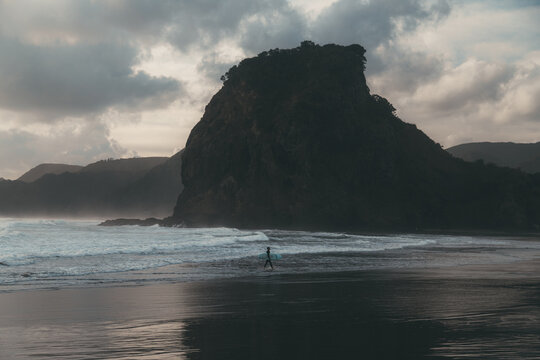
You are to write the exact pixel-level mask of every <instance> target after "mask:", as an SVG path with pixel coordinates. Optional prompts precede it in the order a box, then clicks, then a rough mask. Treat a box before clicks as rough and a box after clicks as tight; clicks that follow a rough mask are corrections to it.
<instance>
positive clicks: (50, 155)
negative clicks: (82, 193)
mask: <svg viewBox="0 0 540 360" xmlns="http://www.w3.org/2000/svg"><path fill="white" fill-rule="evenodd" d="M135 155H136V153H134V152H130V151H128V150H126V149H124V148H123V147H122V146H120V145H119V144H118V143H117V142H116V141H114V140H113V139H111V138H110V136H109V129H108V126H107V125H106V124H104V123H102V122H100V121H95V122H93V123H89V122H86V121H80V120H76V121H70V122H63V123H57V124H53V125H52V126H51V127H49V128H48V129H47V131H45V132H43V131H42V132H30V131H28V130H17V129H11V130H7V131H0V169H2V176H3V177H6V178H11V179H16V178H17V177H19V176H20V175H22V174H23V173H24V172H25V171H27V170H30V169H31V168H32V167H34V166H36V165H38V164H40V163H45V162H47V163H68V164H77V165H86V164H88V163H91V162H94V161H98V160H102V159H105V158H110V157H112V158H119V157H122V156H135Z"/></svg>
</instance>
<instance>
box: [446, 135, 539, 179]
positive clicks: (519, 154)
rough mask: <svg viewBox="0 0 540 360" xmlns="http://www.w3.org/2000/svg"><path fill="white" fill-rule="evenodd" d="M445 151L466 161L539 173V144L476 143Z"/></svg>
mask: <svg viewBox="0 0 540 360" xmlns="http://www.w3.org/2000/svg"><path fill="white" fill-rule="evenodd" d="M446 151H448V152H449V153H450V154H452V155H454V156H455V157H458V158H461V159H463V160H466V161H478V160H482V161H483V162H485V163H487V164H495V165H498V166H506V167H510V168H514V169H520V170H523V171H525V172H528V173H537V172H540V142H537V143H533V144H516V143H513V142H478V143H468V144H461V145H457V146H453V147H451V148H448V149H446Z"/></svg>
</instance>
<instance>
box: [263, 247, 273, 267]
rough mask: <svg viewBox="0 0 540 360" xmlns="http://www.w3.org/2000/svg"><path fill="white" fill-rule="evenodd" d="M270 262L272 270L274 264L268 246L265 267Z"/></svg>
mask: <svg viewBox="0 0 540 360" xmlns="http://www.w3.org/2000/svg"><path fill="white" fill-rule="evenodd" d="M268 264H270V267H271V268H272V270H274V265H272V259H271V257H270V247H267V248H266V262H265V263H264V268H265V269H266V265H268Z"/></svg>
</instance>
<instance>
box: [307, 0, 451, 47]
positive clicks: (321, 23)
mask: <svg viewBox="0 0 540 360" xmlns="http://www.w3.org/2000/svg"><path fill="white" fill-rule="evenodd" d="M449 11H450V7H449V6H448V4H447V3H446V2H445V1H439V2H437V3H435V5H433V6H431V7H426V6H424V5H423V2H421V1H418V0H399V1H396V0H377V1H369V2H364V1H358V0H340V1H338V2H336V3H334V4H332V5H331V6H330V7H328V8H327V9H326V10H324V11H323V12H322V13H321V14H320V16H319V17H318V18H317V20H316V21H315V23H314V24H313V35H314V38H315V39H317V41H320V42H323V43H327V42H335V43H345V44H352V43H359V44H362V45H363V46H364V47H366V48H367V49H368V51H369V50H370V51H373V50H375V48H377V46H379V45H380V44H382V43H384V42H386V41H388V40H390V39H391V38H392V37H394V35H395V33H396V31H397V30H398V29H399V30H401V31H411V30H414V29H415V28H416V27H417V26H418V25H419V24H420V22H421V21H424V20H427V19H438V18H440V17H443V16H445V15H447V14H448V13H449Z"/></svg>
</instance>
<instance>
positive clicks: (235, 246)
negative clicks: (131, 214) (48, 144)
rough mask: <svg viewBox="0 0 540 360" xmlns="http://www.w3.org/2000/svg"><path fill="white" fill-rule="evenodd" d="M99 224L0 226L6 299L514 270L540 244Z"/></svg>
mask: <svg viewBox="0 0 540 360" xmlns="http://www.w3.org/2000/svg"><path fill="white" fill-rule="evenodd" d="M98 223H99V222H98V221H73V220H72V221H68V220H36V219H33V220H29V219H0V249H1V251H0V291H17V290H28V289H37V288H65V287H73V286H75V287H79V286H102V285H122V284H141V283H156V282H177V281H193V280H211V279H218V278H230V277H244V276H262V275H265V274H261V267H262V265H263V264H264V260H263V261H261V260H260V259H259V258H258V257H257V255H258V254H260V253H262V252H264V251H265V249H266V247H267V246H270V247H271V248H272V251H273V252H275V253H280V254H282V255H283V258H282V259H281V260H280V261H276V263H275V265H276V271H279V272H280V273H306V272H328V271H355V270H370V269H371V270H372V269H410V268H419V267H420V268H422V267H439V266H454V265H465V264H483V263H484V264H492V263H509V262H513V261H519V260H526V259H529V258H530V257H531V256H534V254H535V253H538V252H540V241H537V240H535V239H532V238H521V239H510V238H502V237H499V238H490V237H480V236H476V237H472V236H446V235H426V234H387V235H360V234H344V233H324V232H305V231H283V230H251V231H250V230H238V229H230V228H205V229H183V228H161V227H157V226H154V227H140V226H116V227H100V226H97V224H98Z"/></svg>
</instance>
